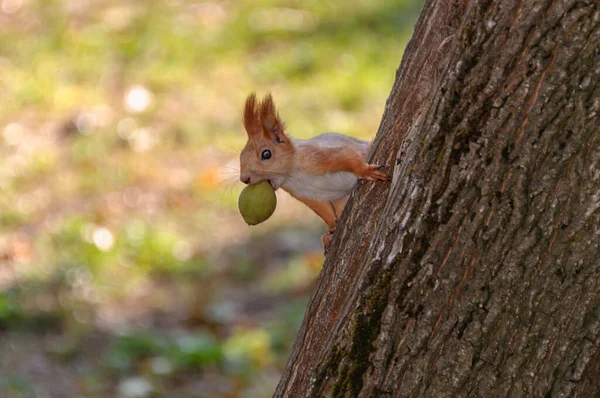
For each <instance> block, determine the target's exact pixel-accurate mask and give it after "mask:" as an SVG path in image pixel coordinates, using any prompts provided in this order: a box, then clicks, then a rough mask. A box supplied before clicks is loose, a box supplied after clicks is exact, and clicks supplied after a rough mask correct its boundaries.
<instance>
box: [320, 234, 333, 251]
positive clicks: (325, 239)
mask: <svg viewBox="0 0 600 398" xmlns="http://www.w3.org/2000/svg"><path fill="white" fill-rule="evenodd" d="M332 239H333V232H329V233H326V234H325V235H323V236H321V243H323V250H324V251H325V254H327V252H328V251H329V247H330V246H331V240H332Z"/></svg>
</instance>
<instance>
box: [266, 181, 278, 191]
mask: <svg viewBox="0 0 600 398" xmlns="http://www.w3.org/2000/svg"><path fill="white" fill-rule="evenodd" d="M267 182H268V183H269V185H270V186H271V188H273V191H277V188H279V187H277V186H275V183H274V182H273V180H267Z"/></svg>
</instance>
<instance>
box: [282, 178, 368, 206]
mask: <svg viewBox="0 0 600 398" xmlns="http://www.w3.org/2000/svg"><path fill="white" fill-rule="evenodd" d="M357 180H358V178H357V177H356V176H355V175H354V174H353V173H350V172H348V171H339V172H337V173H325V174H323V175H314V174H305V173H294V174H292V175H291V176H290V177H289V178H288V179H287V181H286V182H285V183H284V184H283V185H282V188H283V189H285V190H286V191H290V192H291V193H293V194H294V195H296V196H299V197H302V198H306V199H312V200H318V201H320V202H327V201H331V200H336V199H339V198H342V197H344V196H346V195H349V194H350V191H351V190H352V188H353V187H354V185H355V184H356V181H357Z"/></svg>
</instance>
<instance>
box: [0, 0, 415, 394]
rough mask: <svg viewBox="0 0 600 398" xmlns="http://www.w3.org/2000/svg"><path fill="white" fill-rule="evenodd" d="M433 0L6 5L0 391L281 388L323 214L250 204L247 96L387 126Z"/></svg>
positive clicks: (306, 133) (321, 119) (315, 266)
mask: <svg viewBox="0 0 600 398" xmlns="http://www.w3.org/2000/svg"><path fill="white" fill-rule="evenodd" d="M421 5H422V4H421V0H398V1H391V0H389V1H386V0H346V1H318V0H312V1H310V0H303V1H293V0H279V1H278V0H252V1H250V0H240V1H213V2H204V1H192V0H162V1H158V0H156V1H152V0H147V1H142V0H137V1H117V0H0V101H1V104H2V106H1V107H0V353H1V355H0V397H115V396H117V397H269V396H271V395H272V393H273V391H274V389H275V386H276V384H277V382H278V380H279V377H280V374H281V371H282V369H283V366H284V365H285V361H286V360H287V357H288V356H289V353H290V351H291V347H292V344H293V341H294V338H295V334H296V331H297V329H298V327H299V324H300V322H301V320H302V316H303V313H304V310H305V306H306V303H307V301H308V297H309V295H310V293H311V290H312V288H313V287H314V283H315V279H316V277H317V275H318V273H319V271H320V267H321V264H322V261H323V256H322V248H321V244H320V236H321V234H323V233H324V232H325V225H324V224H323V223H322V221H321V220H320V219H318V218H317V217H316V216H315V215H313V214H312V212H311V211H310V210H309V209H307V208H305V207H304V206H303V205H301V204H299V203H297V202H295V201H294V200H292V199H291V198H290V197H289V196H287V195H286V194H285V193H283V192H278V199H279V204H278V209H277V211H276V212H275V215H274V216H273V217H272V218H271V219H270V220H269V221H268V222H266V223H264V224H262V225H259V226H256V227H252V228H251V227H248V226H247V225H245V224H244V222H243V220H242V219H241V217H240V215H239V214H238V212H237V205H236V203H237V196H238V194H239V191H240V189H241V187H242V184H241V183H239V182H238V167H239V165H238V154H239V151H240V150H241V148H242V147H243V145H244V142H245V132H244V130H243V128H242V124H241V108H242V106H243V102H244V99H245V97H246V95H247V94H248V93H249V92H251V91H256V92H257V93H258V94H259V95H262V94H264V93H266V92H268V91H271V92H272V93H273V95H274V98H275V101H276V103H277V104H278V106H279V110H280V114H281V115H282V117H283V119H284V120H285V121H286V122H287V124H288V131H289V132H290V133H291V134H292V135H294V136H296V137H300V138H302V137H304V138H307V137H310V136H313V135H316V134H318V133H320V132H323V131H338V132H342V133H345V134H350V135H354V136H358V137H362V138H365V139H371V138H372V137H373V136H374V135H375V133H376V131H377V128H378V125H379V122H380V120H381V115H382V113H383V109H384V105H385V101H386V99H387V96H388V94H389V91H390V89H391V86H392V83H393V81H394V77H395V71H396V69H397V67H398V65H399V64H400V60H401V57H402V51H403V48H404V46H405V45H406V43H407V41H408V40H409V38H410V35H411V34H412V30H413V25H414V22H415V20H416V18H417V17H418V14H419V11H420V8H421Z"/></svg>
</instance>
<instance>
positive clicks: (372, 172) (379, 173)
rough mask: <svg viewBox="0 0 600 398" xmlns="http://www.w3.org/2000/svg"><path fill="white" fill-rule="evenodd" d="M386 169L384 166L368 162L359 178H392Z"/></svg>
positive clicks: (370, 179) (375, 179)
mask: <svg viewBox="0 0 600 398" xmlns="http://www.w3.org/2000/svg"><path fill="white" fill-rule="evenodd" d="M384 170H385V167H383V166H379V165H377V164H368V165H367V167H365V169H364V171H363V172H362V173H361V175H359V176H358V178H360V179H362V180H369V181H389V179H390V178H389V176H388V174H387V173H386V172H385V171H384Z"/></svg>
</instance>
